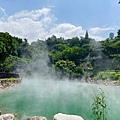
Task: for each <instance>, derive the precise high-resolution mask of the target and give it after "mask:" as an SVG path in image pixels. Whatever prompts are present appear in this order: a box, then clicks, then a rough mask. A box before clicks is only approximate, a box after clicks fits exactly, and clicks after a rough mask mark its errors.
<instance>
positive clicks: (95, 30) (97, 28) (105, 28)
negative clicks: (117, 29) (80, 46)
mask: <svg viewBox="0 0 120 120" xmlns="http://www.w3.org/2000/svg"><path fill="white" fill-rule="evenodd" d="M113 29H114V28H113V27H104V28H100V27H95V28H91V29H90V30H89V32H90V33H91V34H93V35H94V34H100V33H101V32H105V31H109V30H113Z"/></svg>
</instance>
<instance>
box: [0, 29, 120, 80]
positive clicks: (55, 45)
mask: <svg viewBox="0 0 120 120" xmlns="http://www.w3.org/2000/svg"><path fill="white" fill-rule="evenodd" d="M117 34H118V35H117V36H116V37H115V38H114V39H112V40H110V39H109V38H107V39H106V40H103V41H95V40H94V39H92V38H89V34H88V32H87V31H86V34H85V37H80V38H79V37H74V38H71V39H64V38H62V37H60V38H57V37H56V36H54V35H53V36H52V37H49V38H48V39H46V40H37V41H36V42H32V43H31V44H29V43H28V40H27V39H21V38H18V37H13V36H11V35H10V34H9V33H7V32H6V33H2V32H0V72H19V73H24V75H31V74H32V73H36V74H37V73H39V75H40V74H41V75H42V74H44V75H47V74H53V73H55V74H56V76H57V77H59V78H62V77H69V78H70V79H75V78H78V79H80V78H82V77H83V76H84V77H85V78H86V79H87V78H88V77H95V79H108V78H109V79H111V80H120V76H119V75H120V74H119V73H120V71H119V70H120V64H119V63H120V30H118V32H117ZM106 74H107V75H106ZM105 76H108V77H105Z"/></svg>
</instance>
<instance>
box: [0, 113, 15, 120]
mask: <svg viewBox="0 0 120 120" xmlns="http://www.w3.org/2000/svg"><path fill="white" fill-rule="evenodd" d="M14 119H15V117H14V115H13V114H3V115H0V120H14Z"/></svg>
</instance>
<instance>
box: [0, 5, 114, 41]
mask: <svg viewBox="0 0 120 120" xmlns="http://www.w3.org/2000/svg"><path fill="white" fill-rule="evenodd" d="M0 10H1V11H2V12H3V13H5V10H4V9H3V8H1V7H0ZM5 14H6V13H5ZM4 17H5V16H4V15H3V16H2V18H1V19H0V31H2V32H9V33H10V34H11V35H13V36H17V37H20V38H27V39H28V40H29V42H32V41H36V40H37V39H43V40H44V39H46V38H48V37H49V36H51V35H56V36H57V37H64V38H72V37H76V36H78V37H80V36H84V34H85V30H84V29H83V28H82V26H75V25H73V24H70V23H59V24H56V20H57V18H56V17H55V16H54V15H53V14H51V9H50V8H43V9H38V10H32V11H27V10H24V11H21V12H18V13H16V14H14V15H11V16H7V18H6V20H3V18H4ZM111 29H113V28H112V27H108V28H99V27H95V28H91V29H90V30H88V32H89V34H90V37H92V38H95V39H97V40H103V37H100V35H99V34H100V33H102V32H103V31H108V30H111Z"/></svg>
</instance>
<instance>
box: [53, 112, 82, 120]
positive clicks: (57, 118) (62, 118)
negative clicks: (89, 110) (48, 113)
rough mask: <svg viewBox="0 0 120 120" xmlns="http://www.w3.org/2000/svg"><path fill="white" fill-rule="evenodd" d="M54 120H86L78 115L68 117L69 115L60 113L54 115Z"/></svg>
mask: <svg viewBox="0 0 120 120" xmlns="http://www.w3.org/2000/svg"><path fill="white" fill-rule="evenodd" d="M53 120H84V119H83V118H82V117H81V116H78V115H67V114H62V113H58V114H56V115H54V117H53Z"/></svg>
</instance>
